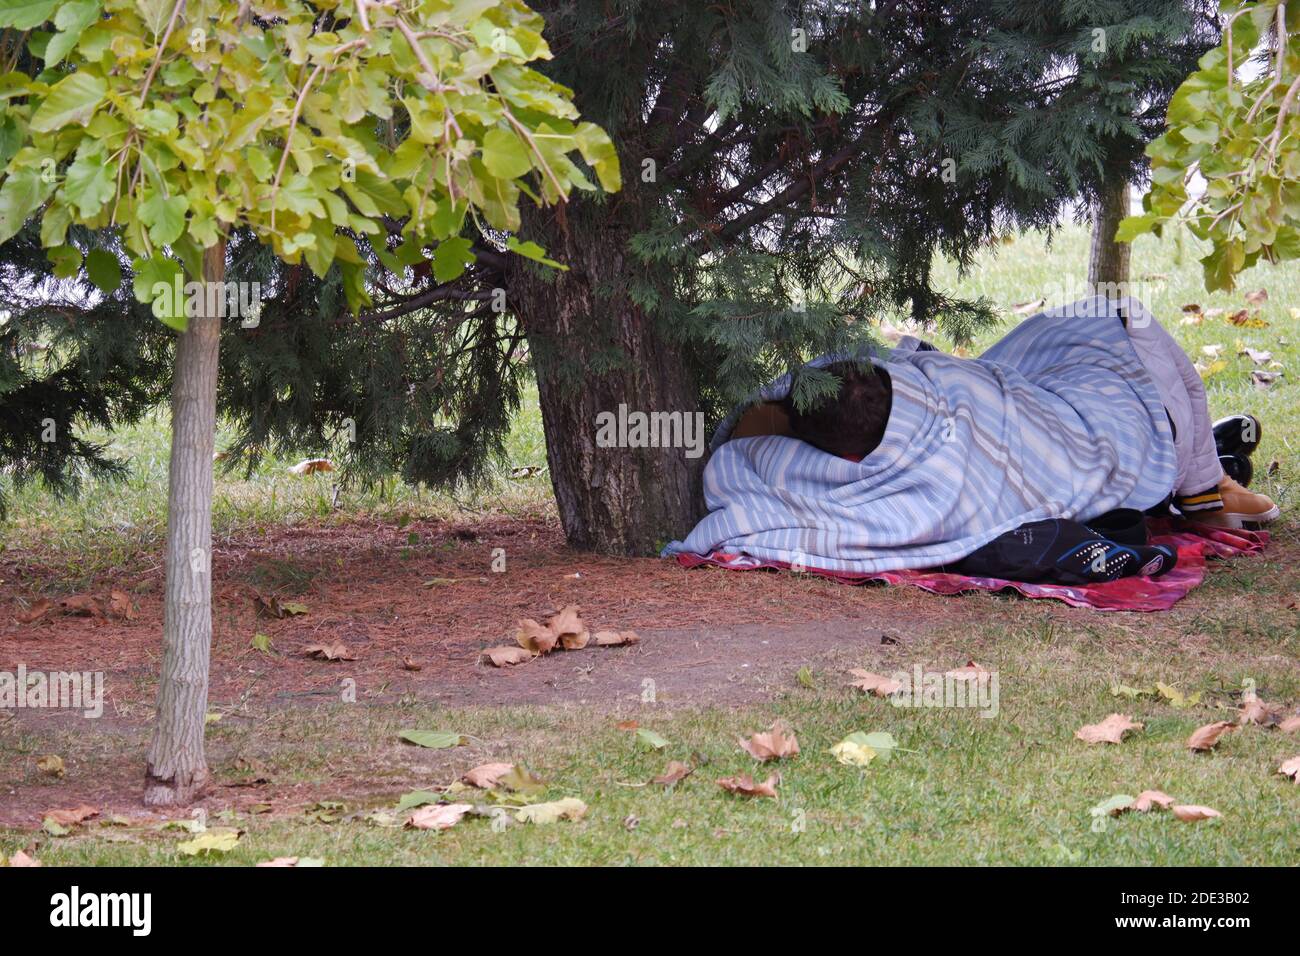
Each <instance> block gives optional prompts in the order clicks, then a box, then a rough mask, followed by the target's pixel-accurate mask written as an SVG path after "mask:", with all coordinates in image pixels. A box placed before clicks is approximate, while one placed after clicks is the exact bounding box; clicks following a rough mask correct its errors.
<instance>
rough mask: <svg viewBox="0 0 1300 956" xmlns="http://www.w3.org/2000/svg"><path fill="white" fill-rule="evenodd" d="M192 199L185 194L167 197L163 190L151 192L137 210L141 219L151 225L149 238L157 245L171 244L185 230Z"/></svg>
mask: <svg viewBox="0 0 1300 956" xmlns="http://www.w3.org/2000/svg"><path fill="white" fill-rule="evenodd" d="M189 208H190V201H189V200H188V199H186V198H185V197H184V196H172V197H171V198H167V197H166V196H164V195H163V194H162V193H161V192H154V193H152V194H150V196H149V198H148V199H146V200H145V201H144V202H142V203H140V205H139V206H138V207H137V212H138V214H139V216H140V221H141V222H143V223H144V224H145V225H146V226H148V227H149V238H150V239H152V240H153V242H154V243H155V244H156V245H159V246H170V245H171V244H172V243H174V242H175V241H176V240H177V239H179V238H180V237H181V233H183V232H184V231H185V213H186V211H187V210H188V209H189Z"/></svg>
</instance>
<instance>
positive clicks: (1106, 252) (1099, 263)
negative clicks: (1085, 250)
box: [1088, 180, 1132, 299]
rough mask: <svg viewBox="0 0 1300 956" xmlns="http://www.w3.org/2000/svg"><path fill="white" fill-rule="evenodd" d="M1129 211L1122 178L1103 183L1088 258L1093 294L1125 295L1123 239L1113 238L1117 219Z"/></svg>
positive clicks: (1126, 267) (1126, 275)
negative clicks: (1117, 240) (1104, 184)
mask: <svg viewBox="0 0 1300 956" xmlns="http://www.w3.org/2000/svg"><path fill="white" fill-rule="evenodd" d="M1128 214H1129V187H1128V183H1127V182H1124V181H1123V180H1121V181H1119V182H1117V183H1107V184H1106V187H1105V189H1104V191H1103V192H1102V195H1101V200H1100V202H1098V204H1097V208H1096V211H1095V212H1094V214H1093V222H1092V254H1091V256H1090V257H1089V261H1088V285H1090V286H1091V287H1092V289H1093V294H1094V295H1104V296H1106V297H1107V298H1108V299H1121V298H1124V297H1125V296H1126V295H1128V292H1127V291H1125V290H1124V287H1125V286H1127V285H1128V281H1129V252H1130V250H1131V249H1132V246H1130V244H1129V243H1127V242H1116V241H1115V230H1116V229H1118V228H1119V223H1120V220H1121V219H1123V218H1124V217H1125V216H1127V215H1128Z"/></svg>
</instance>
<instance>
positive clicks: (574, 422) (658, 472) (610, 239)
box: [508, 221, 707, 555]
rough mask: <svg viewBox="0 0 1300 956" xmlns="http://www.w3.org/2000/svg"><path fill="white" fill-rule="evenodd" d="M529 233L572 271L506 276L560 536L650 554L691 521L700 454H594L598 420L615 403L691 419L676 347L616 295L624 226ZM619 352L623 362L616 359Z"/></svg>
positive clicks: (691, 394)
mask: <svg viewBox="0 0 1300 956" xmlns="http://www.w3.org/2000/svg"><path fill="white" fill-rule="evenodd" d="M526 234H527V235H528V236H529V237H530V238H532V237H534V236H537V237H538V238H540V239H541V241H542V242H543V243H544V244H545V246H546V249H547V254H548V255H550V256H552V257H554V258H556V259H558V260H560V261H561V262H563V263H565V265H567V266H568V267H569V271H567V272H561V273H558V274H557V273H554V272H551V270H547V269H537V268H535V267H533V266H532V265H531V264H529V263H527V262H526V260H523V259H521V258H520V257H515V259H516V260H517V261H515V262H512V263H511V265H510V270H509V276H508V283H509V288H508V293H509V299H510V308H511V309H512V311H514V312H515V313H516V314H517V315H519V316H520V317H521V318H522V320H523V324H524V328H525V331H526V332H527V334H528V340H529V347H530V351H531V352H532V355H533V358H534V363H535V368H536V371H537V387H538V395H539V399H540V404H541V410H542V422H543V425H544V427H545V432H546V457H547V461H548V463H549V465H550V473H551V484H552V487H553V488H554V490H555V499H556V503H557V506H558V508H559V512H560V520H561V523H562V524H563V527H564V533H565V536H566V537H567V539H568V541H569V543H570V544H571V545H573V546H574V547H578V548H583V549H586V550H594V551H600V552H603V553H606V554H625V555H650V554H655V553H657V551H658V549H659V548H660V547H661V546H662V545H663V544H664V543H666V542H667V541H669V540H672V539H673V538H679V537H682V536H683V535H685V534H686V532H688V531H689V530H690V528H691V527H692V525H694V523H695V522H696V521H698V520H699V517H700V515H701V512H702V510H703V504H704V502H703V491H702V478H701V476H702V474H703V470H704V461H705V456H701V457H698V458H688V457H687V456H686V452H685V450H684V449H683V448H602V447H599V446H598V445H597V443H596V434H597V422H596V416H597V415H598V414H600V413H601V412H612V413H614V414H615V415H618V412H619V405H620V404H623V405H626V406H627V410H628V411H643V412H654V411H663V412H681V413H682V414H683V415H684V416H692V418H693V417H694V415H695V413H696V411H697V410H698V409H699V403H698V399H697V395H696V392H695V386H694V384H693V382H692V381H691V379H690V376H689V374H688V372H687V369H686V366H685V364H684V363H683V361H682V357H681V354H680V352H679V350H678V347H677V346H676V345H674V344H672V343H669V342H666V341H664V339H663V338H662V336H660V335H659V334H658V333H657V332H656V330H655V328H654V327H653V322H652V320H651V319H650V318H649V317H648V316H646V314H645V313H644V312H643V311H642V310H641V309H640V308H638V307H637V306H636V305H635V303H633V302H632V301H631V300H630V299H629V297H628V296H627V294H626V292H625V291H624V290H625V289H626V283H627V272H625V270H627V269H629V268H631V264H630V263H629V262H627V260H626V255H627V254H626V252H625V249H626V245H625V242H626V238H627V236H626V234H625V232H624V230H622V229H617V230H610V231H599V230H595V229H593V228H591V227H590V224H588V227H587V228H582V227H579V226H578V225H577V224H576V223H575V224H573V225H572V226H571V227H570V228H556V227H555V225H554V222H553V221H552V222H550V223H546V224H543V223H537V224H536V226H533V225H532V224H530V228H529V229H528V231H527V233H526ZM539 234H540V235H539ZM548 273H550V274H548ZM615 356H617V357H621V358H622V360H623V361H621V362H617V363H612V362H611V359H612V358H613V357H615ZM611 364H613V366H614V367H610V366H611ZM704 439H707V435H705V436H702V438H701V440H704Z"/></svg>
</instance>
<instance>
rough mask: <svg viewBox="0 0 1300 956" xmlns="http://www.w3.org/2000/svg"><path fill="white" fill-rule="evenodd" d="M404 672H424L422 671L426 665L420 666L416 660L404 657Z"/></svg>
mask: <svg viewBox="0 0 1300 956" xmlns="http://www.w3.org/2000/svg"><path fill="white" fill-rule="evenodd" d="M402 670H404V671H422V670H424V665H423V664H419V663H417V662H416V661H415V659H414V658H412V657H403V658H402Z"/></svg>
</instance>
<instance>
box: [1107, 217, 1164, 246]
mask: <svg viewBox="0 0 1300 956" xmlns="http://www.w3.org/2000/svg"><path fill="white" fill-rule="evenodd" d="M1159 218H1160V217H1159V216H1156V215H1155V214H1154V213H1145V214H1143V215H1141V216H1128V217H1126V218H1125V219H1123V220H1122V221H1121V222H1120V224H1119V227H1118V228H1117V229H1116V230H1115V241H1116V242H1132V241H1133V240H1134V239H1136V238H1137V237H1138V236H1141V235H1145V234H1146V233H1148V232H1150V231H1151V227H1152V226H1154V225H1155V223H1156V221H1157V220H1158V219H1159Z"/></svg>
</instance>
